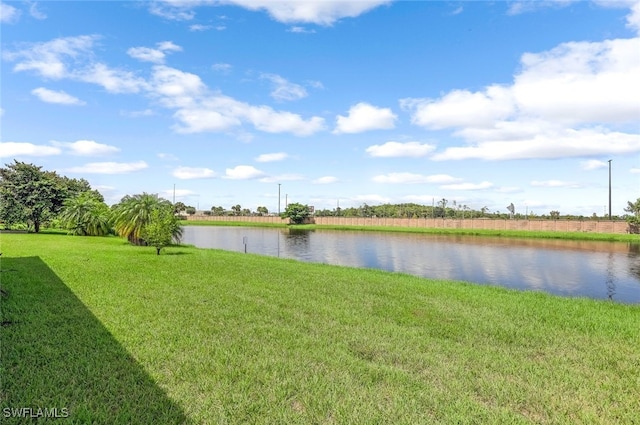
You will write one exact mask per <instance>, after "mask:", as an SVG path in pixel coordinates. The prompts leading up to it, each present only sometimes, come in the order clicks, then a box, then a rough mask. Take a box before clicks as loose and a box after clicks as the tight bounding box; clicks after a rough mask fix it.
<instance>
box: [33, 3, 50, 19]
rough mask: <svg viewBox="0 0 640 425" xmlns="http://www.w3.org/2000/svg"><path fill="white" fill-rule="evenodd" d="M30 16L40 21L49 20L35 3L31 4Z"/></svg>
mask: <svg viewBox="0 0 640 425" xmlns="http://www.w3.org/2000/svg"><path fill="white" fill-rule="evenodd" d="M29 14H30V15H31V16H32V17H33V18H35V19H38V20H43V19H47V15H46V14H45V13H43V12H42V11H41V10H40V9H38V3H35V2H34V3H31V4H29Z"/></svg>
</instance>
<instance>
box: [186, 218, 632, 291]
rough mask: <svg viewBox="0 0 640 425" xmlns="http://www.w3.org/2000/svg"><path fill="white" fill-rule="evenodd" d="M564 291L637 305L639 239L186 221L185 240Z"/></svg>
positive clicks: (297, 257)
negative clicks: (213, 224) (572, 238)
mask: <svg viewBox="0 0 640 425" xmlns="http://www.w3.org/2000/svg"><path fill="white" fill-rule="evenodd" d="M243 238H246V241H247V252H251V253H257V254H264V255H271V256H279V257H285V258H294V259H298V260H302V261H309V262H319V263H327V264H336V265H345V266H352V267H365V268H377V269H383V270H389V271H397V272H404V273H410V274H414V275H418V276H423V277H431V278H438V279H451V280H466V281H471V282H477V283H486V284H495V285H502V286H506V287H509V288H518V289H528V290H540V291H546V292H551V293H554V294H559V295H566V296H584V297H590V298H598V299H613V300H616V301H622V302H629V303H640V245H638V244H626V243H613V242H589V241H566V240H540V239H516V238H487V237H474V236H447V235H421V234H416V233H408V234H404V233H389V232H346V231H342V232H340V231H330V230H315V231H306V230H300V229H270V228H246V227H217V226H216V227H198V226H187V227H185V235H184V241H185V243H189V244H193V245H195V246H198V247H202V248H220V249H225V250H233V251H240V252H242V251H243V250H244V245H243Z"/></svg>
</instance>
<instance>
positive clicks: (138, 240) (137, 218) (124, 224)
mask: <svg viewBox="0 0 640 425" xmlns="http://www.w3.org/2000/svg"><path fill="white" fill-rule="evenodd" d="M165 206H168V207H170V208H173V207H172V205H171V203H170V202H169V201H167V200H166V199H163V198H160V197H158V195H156V194H149V193H142V194H138V195H133V196H129V195H127V196H125V197H124V198H122V200H121V201H120V203H119V204H117V205H114V207H113V209H112V222H113V228H114V230H115V231H116V233H117V234H118V235H120V236H122V237H126V238H127V239H129V241H130V242H131V243H133V244H136V245H142V244H144V241H143V239H142V230H143V229H144V226H145V225H147V224H148V223H149V222H150V221H151V214H152V212H153V211H154V210H155V209H158V208H162V207H165ZM172 233H173V236H174V238H175V239H179V238H180V237H181V236H182V228H181V227H180V226H179V225H176V226H175V227H174V229H173V232H172Z"/></svg>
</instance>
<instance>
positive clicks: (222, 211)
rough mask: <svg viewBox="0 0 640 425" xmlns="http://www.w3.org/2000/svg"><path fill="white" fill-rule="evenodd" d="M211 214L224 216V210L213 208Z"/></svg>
mask: <svg viewBox="0 0 640 425" xmlns="http://www.w3.org/2000/svg"><path fill="white" fill-rule="evenodd" d="M211 213H212V214H213V215H224V208H222V207H211Z"/></svg>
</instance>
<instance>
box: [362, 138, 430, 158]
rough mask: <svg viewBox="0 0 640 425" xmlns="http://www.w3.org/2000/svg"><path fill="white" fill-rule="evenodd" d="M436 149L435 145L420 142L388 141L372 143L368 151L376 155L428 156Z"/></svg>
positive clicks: (387, 156) (389, 156)
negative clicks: (381, 143) (380, 143)
mask: <svg viewBox="0 0 640 425" xmlns="http://www.w3.org/2000/svg"><path fill="white" fill-rule="evenodd" d="M434 149H435V146H434V145H430V144H427V143H420V142H405V143H400V142H387V143H385V144H383V145H372V146H369V147H368V148H367V149H366V152H367V153H368V154H369V155H371V156H374V157H383V158H393V157H413V158H419V157H423V156H427V155H428V154H430V153H431V152H432V151H433V150H434Z"/></svg>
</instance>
